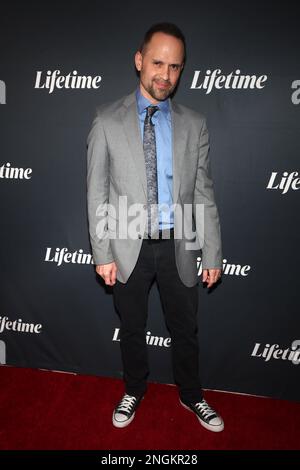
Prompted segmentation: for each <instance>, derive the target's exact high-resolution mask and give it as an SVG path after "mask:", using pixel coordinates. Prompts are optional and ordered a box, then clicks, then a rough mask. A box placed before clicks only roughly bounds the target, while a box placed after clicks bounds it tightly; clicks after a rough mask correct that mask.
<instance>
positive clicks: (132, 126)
mask: <svg viewBox="0 0 300 470" xmlns="http://www.w3.org/2000/svg"><path fill="white" fill-rule="evenodd" d="M184 62H185V38H184V36H183V34H182V32H181V31H180V30H179V28H178V27H177V26H176V25H174V24H171V23H160V24H156V25H153V26H152V27H151V28H150V29H149V30H148V31H147V33H146V34H145V37H144V40H143V43H142V45H141V46H140V48H139V50H138V52H136V54H135V66H136V69H137V71H138V73H139V84H138V86H137V88H136V90H134V92H132V93H130V94H129V95H127V96H125V97H123V98H121V99H119V100H118V101H115V102H113V103H108V104H105V105H102V106H100V107H99V108H98V112H97V115H96V117H95V119H94V122H93V126H92V129H91V131H90V134H89V136H88V173H87V186H88V216H89V231H90V239H91V245H92V251H93V258H94V262H95V264H96V271H97V273H98V274H99V275H100V276H101V277H102V278H103V279H104V281H105V283H106V284H107V285H108V286H113V298H114V303H115V307H116V309H117V311H118V314H119V316H120V321H121V328H120V346H121V353H122V361H123V370H124V381H125V394H124V396H123V397H122V398H121V400H120V401H119V403H118V404H117V406H116V407H115V409H114V412H113V424H114V426H116V427H120V428H121V427H124V426H127V425H128V424H129V423H130V422H131V421H132V420H133V418H134V416H135V411H136V409H137V407H138V405H139V404H140V402H141V400H142V398H143V397H144V394H145V392H146V388H147V383H146V380H147V376H148V374H149V370H148V362H147V345H146V338H145V328H146V321H147V302H148V293H149V289H150V287H151V285H152V283H153V282H154V280H156V281H157V284H158V288H159V293H160V298H161V301H162V305H163V310H164V315H165V318H166V323H167V327H168V329H169V331H170V335H171V340H172V361H173V373H174V380H175V383H176V384H177V385H178V387H179V395H180V402H181V404H182V405H183V406H184V407H185V408H187V409H189V410H191V411H193V412H194V413H195V414H196V416H197V418H198V419H199V421H200V423H201V424H202V425H203V426H204V427H205V428H207V429H209V430H212V431H215V432H218V431H222V430H223V428H224V424H223V420H222V418H221V417H220V416H219V415H218V414H217V413H216V411H214V410H213V409H212V408H211V407H210V406H209V405H208V403H207V402H206V401H205V400H204V398H203V395H202V391H201V383H200V378H199V371H198V355H199V351H198V337H197V311H198V273H197V263H196V260H197V257H198V256H200V255H201V251H200V250H202V269H203V277H202V279H203V282H207V287H211V286H213V285H214V284H215V283H216V282H217V281H218V279H219V278H220V277H221V271H222V250H221V232H220V224H219V216H218V210H217V207H216V204H215V200H214V191H213V183H212V180H211V177H210V174H209V172H210V170H209V159H208V150H209V142H208V131H207V126H206V120H205V118H204V116H203V115H201V114H199V113H197V112H195V111H193V110H191V109H189V108H187V107H185V106H182V105H179V104H177V103H175V102H173V101H172V100H171V99H170V95H171V94H173V93H174V90H175V88H176V86H177V84H178V80H179V77H180V75H181V72H182V70H183V67H184ZM124 198H126V207H125V206H124V204H123V202H124V201H123V199H124ZM121 199H122V201H121ZM121 202H122V203H121ZM137 206H138V213H139V216H140V217H139V218H138V223H137V224H135V225H132V224H131V222H132V220H131V216H132V215H133V214H135V213H136V208H137ZM128 207H129V210H128ZM190 208H192V217H191V218H189V215H190V211H189V209H190ZM130 209H132V210H131V212H130ZM198 209H199V210H198ZM135 222H136V220H135ZM182 225H183V227H182Z"/></svg>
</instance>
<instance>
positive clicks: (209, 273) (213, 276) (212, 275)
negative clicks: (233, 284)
mask: <svg viewBox="0 0 300 470" xmlns="http://www.w3.org/2000/svg"><path fill="white" fill-rule="evenodd" d="M221 275H222V269H203V274H202V281H203V282H207V283H208V284H207V288H209V287H211V286H212V285H213V284H215V283H216V282H217V281H218V280H219V279H220V277H221Z"/></svg>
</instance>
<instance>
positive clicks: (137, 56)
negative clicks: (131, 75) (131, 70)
mask: <svg viewBox="0 0 300 470" xmlns="http://www.w3.org/2000/svg"><path fill="white" fill-rule="evenodd" d="M134 61H135V66H136V69H137V70H138V71H139V72H140V71H141V68H142V61H143V56H142V54H141V53H140V51H137V52H136V53H135V56H134Z"/></svg>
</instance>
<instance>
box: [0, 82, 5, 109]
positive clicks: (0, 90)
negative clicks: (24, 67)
mask: <svg viewBox="0 0 300 470" xmlns="http://www.w3.org/2000/svg"><path fill="white" fill-rule="evenodd" d="M0 104H6V85H5V82H4V81H3V80H0Z"/></svg>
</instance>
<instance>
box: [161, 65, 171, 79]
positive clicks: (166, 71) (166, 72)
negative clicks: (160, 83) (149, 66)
mask: <svg viewBox="0 0 300 470" xmlns="http://www.w3.org/2000/svg"><path fill="white" fill-rule="evenodd" d="M169 75H170V71H169V66H168V65H166V66H165V67H164V68H163V70H162V75H161V76H162V78H163V79H164V80H169Z"/></svg>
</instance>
